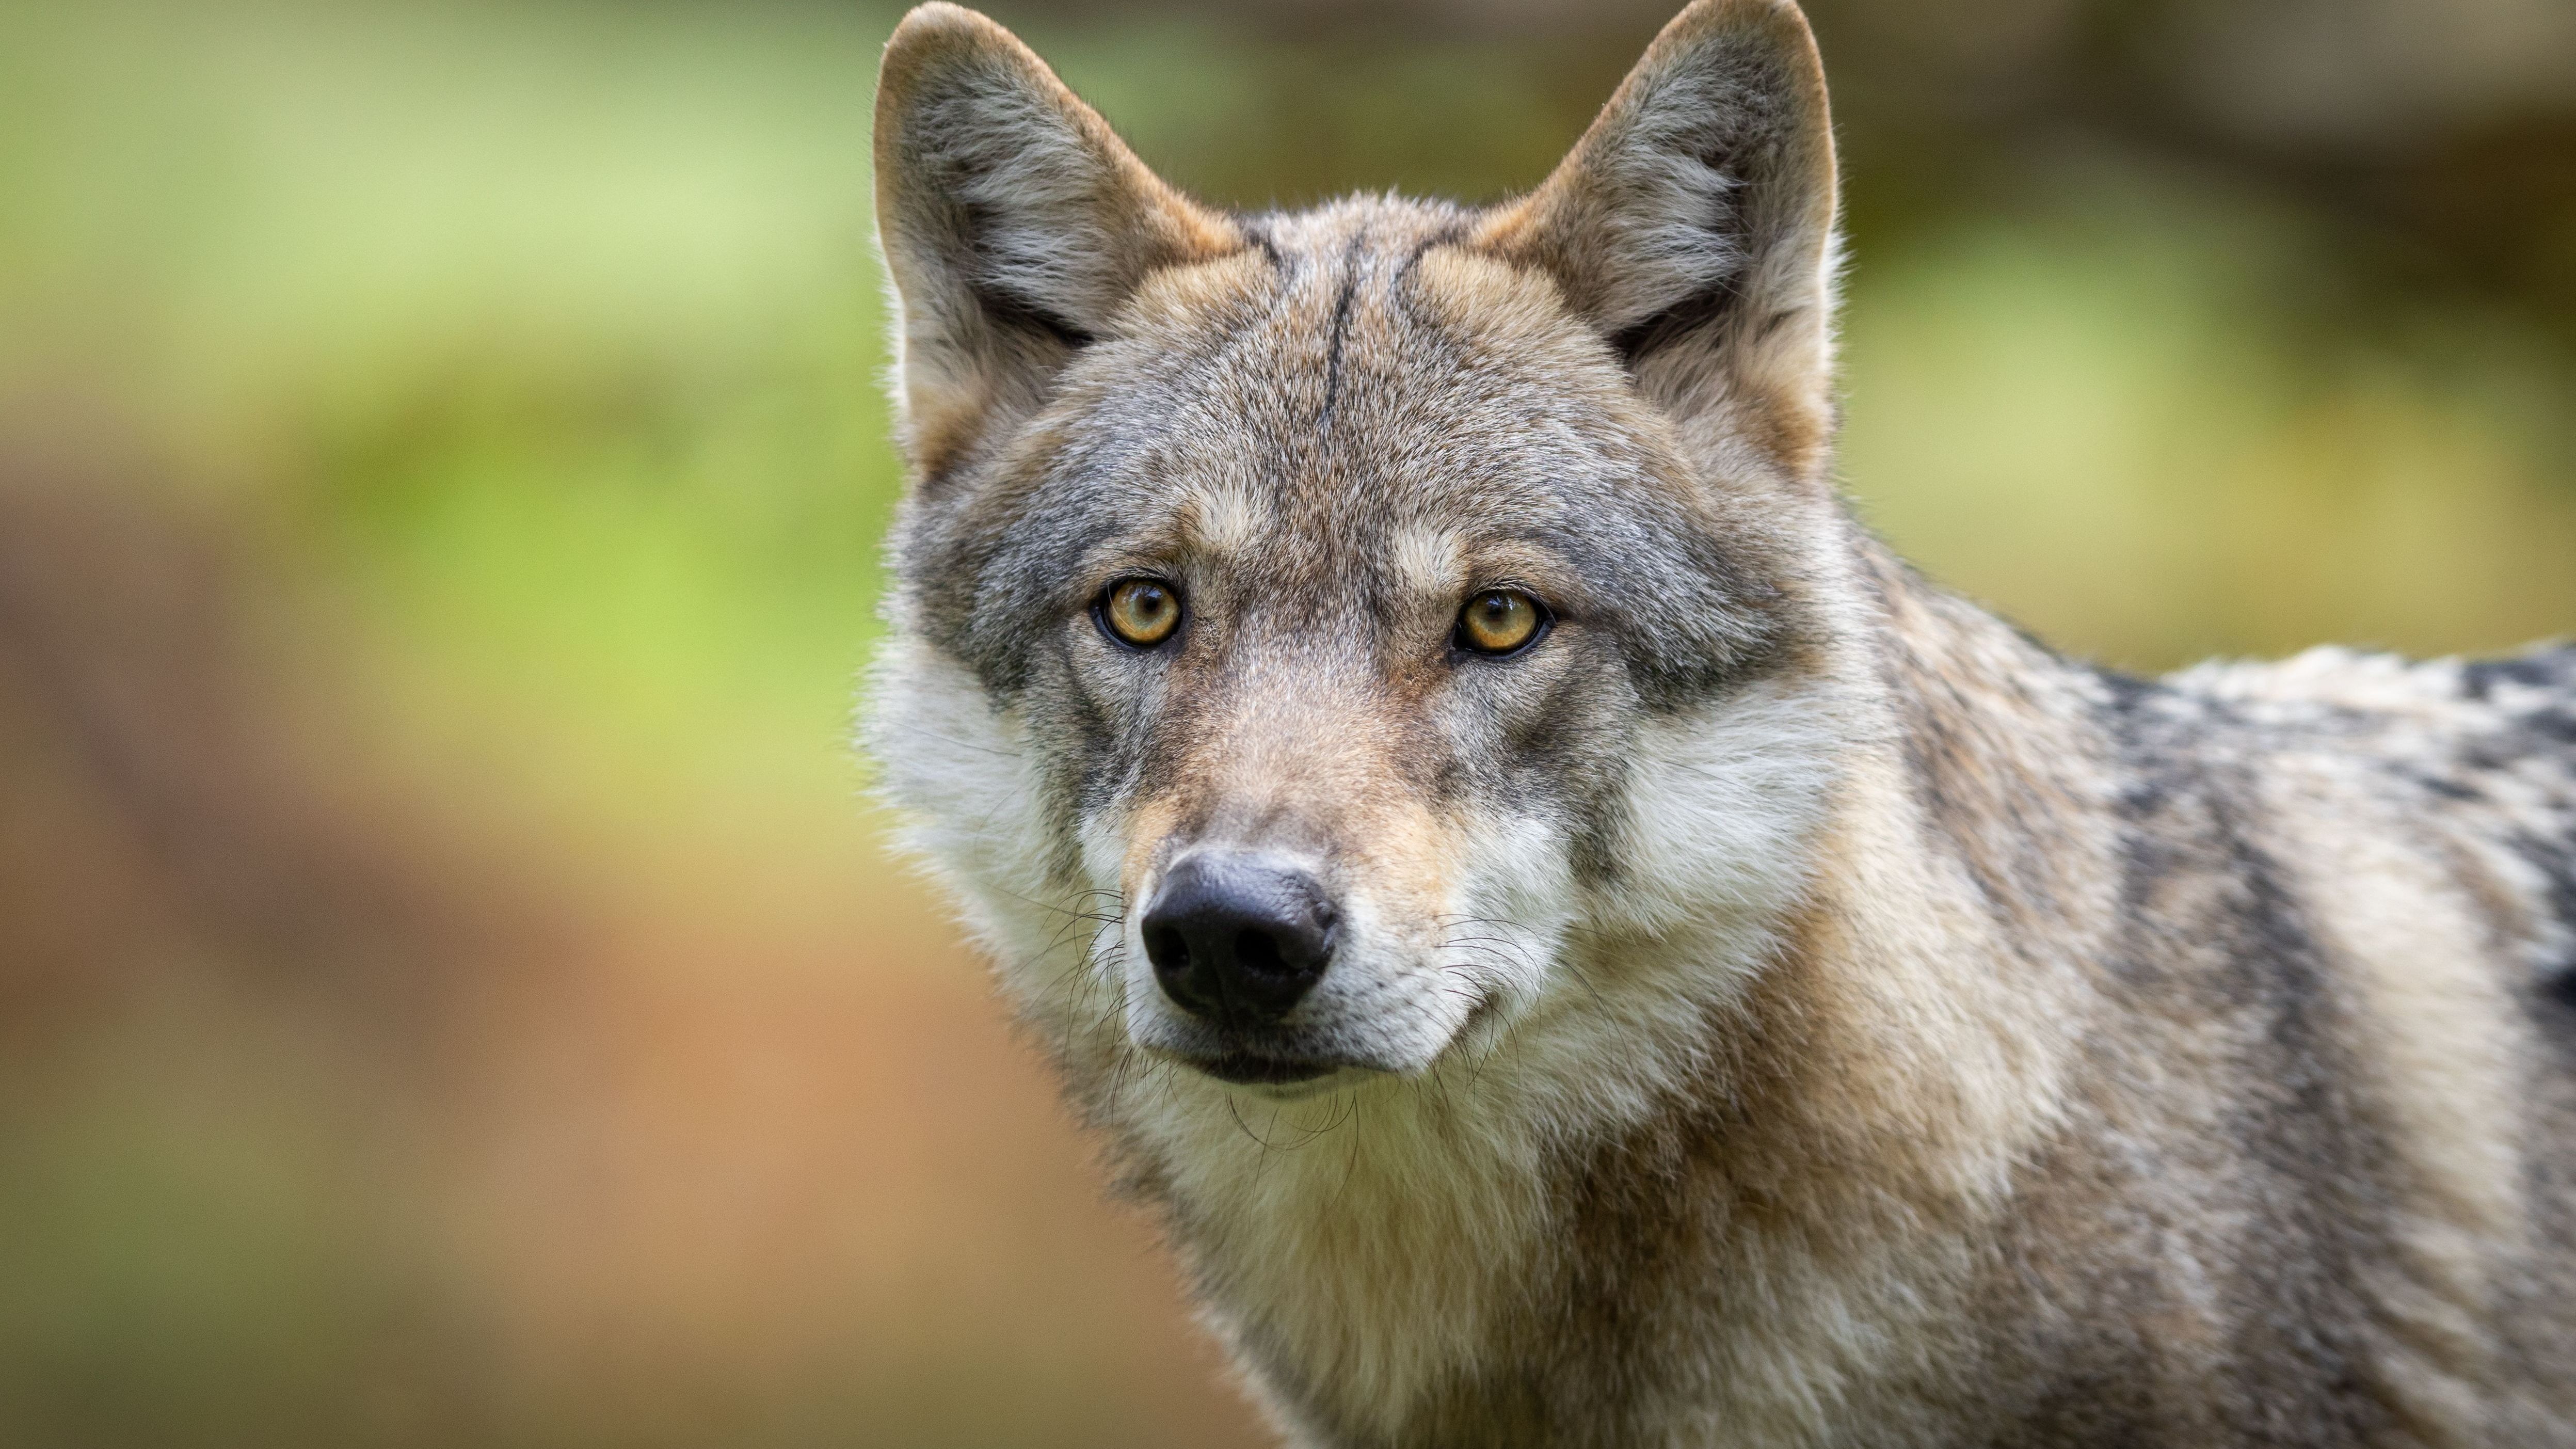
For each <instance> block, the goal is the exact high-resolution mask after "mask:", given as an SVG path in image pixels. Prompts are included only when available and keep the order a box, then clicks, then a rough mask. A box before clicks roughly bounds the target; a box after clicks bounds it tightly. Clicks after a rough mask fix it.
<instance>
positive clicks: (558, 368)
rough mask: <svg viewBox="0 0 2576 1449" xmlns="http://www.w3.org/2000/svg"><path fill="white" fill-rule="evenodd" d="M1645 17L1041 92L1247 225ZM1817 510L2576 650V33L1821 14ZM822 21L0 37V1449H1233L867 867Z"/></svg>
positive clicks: (1516, 150) (1563, 141) (1471, 136)
mask: <svg viewBox="0 0 2576 1449" xmlns="http://www.w3.org/2000/svg"><path fill="white" fill-rule="evenodd" d="M1666 8H1667V7H1666V6H1664V5H1662V4H1659V3H1655V0H1509V3H1503V0H1495V3H1477V0H1445V3H1444V0H1373V3H1368V4H1358V3H1351V4H1330V3H1323V0H1303V3H1301V0H1231V3H1223V4H1219V3H1213V0H1211V3H1204V4H1197V5H1186V4H1166V5H1161V6H1146V5H1120V4H1114V3H1107V0H1101V3H1092V4H1082V5H1046V4H1041V3H1038V0H995V4H994V5H993V9H994V10H995V11H996V13H998V14H999V15H1000V16H1001V18H1003V19H1004V20H1006V21H1007V22H1009V23H1011V24H1013V25H1015V26H1017V27H1019V28H1021V30H1022V32H1023V33H1024V34H1025V35H1026V36H1028V37H1029V38H1030V39H1031V40H1032V41H1033V42H1035V43H1036V44H1037V45H1038V46H1039V47H1040V48H1041V49H1042V50H1043V51H1045V52H1046V53H1047V54H1049V55H1050V56H1051V57H1052V58H1053V59H1054V60H1055V61H1056V62H1057V63H1058V65H1059V68H1060V69H1061V70H1062V71H1063V73H1064V74H1065V75H1066V76H1067V78H1068V79H1069V80H1070V81H1071V82H1072V83H1073V84H1074V85H1075V87H1076V88H1077V89H1079V90H1081V91H1083V92H1084V93H1085V94H1087V95H1088V96H1090V97H1091V98H1092V99H1093V100H1094V101H1095V103H1097V104H1098V105H1099V106H1100V107H1101V108H1102V109H1103V110H1104V111H1105V112H1106V113H1107V114H1108V115H1109V116H1110V117H1111V119H1112V120H1113V121H1114V122H1115V123H1116V124H1118V125H1119V126H1120V127H1121V128H1122V129H1124V130H1125V131H1126V133H1127V134H1128V135H1129V136H1130V137H1131V138H1132V139H1133V141H1134V142H1135V143H1136V145H1137V147H1138V149H1139V150H1140V151H1141V152H1142V153H1143V155H1144V156H1145V157H1146V158H1147V159H1148V160H1149V161H1150V162H1152V163H1153V164H1155V165H1156V166H1158V167H1159V168H1161V169H1163V170H1164V171H1165V172H1166V174H1168V175H1170V176H1171V177H1173V178H1174V179H1175V180H1177V181H1178V182H1180V183H1181V184H1182V185H1184V186H1185V187H1187V188H1189V189H1191V190H1193V191H1194V192H1196V193H1198V194H1200V195H1202V196H1204V197H1207V198H1209V199H1211V200H1214V201H1217V202H1221V203H1225V204H1230V205H1236V206H1245V207H1261V206H1267V205H1271V204H1281V205H1286V204H1294V203H1298V202H1303V201H1308V200H1312V199H1315V198H1319V197H1322V196H1326V195H1329V194H1332V193H1335V192H1339V191H1343V190H1347V189H1354V188H1382V187H1395V188H1401V189H1407V190H1415V191H1438V192H1445V193H1450V194H1455V195H1462V196H1466V197H1476V198H1486V197H1495V196H1499V195H1502V194H1505V193H1508V192H1510V191H1513V190H1515V189H1518V188H1522V187H1525V186H1527V185H1529V184H1531V183H1533V182H1534V181H1535V180H1537V178H1538V177H1540V176H1541V175H1542V174H1543V173H1544V172H1545V170H1546V169H1547V167H1548V166H1549V165H1550V164H1551V163H1552V162H1553V160H1554V159H1555V158H1556V157H1557V155H1558V154H1559V153H1560V152H1561V151H1562V150H1563V149H1564V147H1565V146H1566V145H1567V144H1568V143H1569V142H1570V141H1571V140H1572V139H1573V137H1574V136H1575V135H1576V134H1577V132H1578V131H1579V130H1580V129H1581V127H1582V125H1583V123H1584V121H1585V119H1586V118H1587V116H1588V115H1589V113H1590V112H1591V110H1592V109H1593V108H1594V107H1595V106H1596V105H1597V104H1598V103H1599V101H1600V100H1601V98H1602V97H1603V96H1605V95H1606V94H1607V92H1608V91H1609V89H1610V87H1611V86H1612V85H1613V84H1614V83H1615V82H1616V80H1617V78H1618V77H1619V75H1620V74H1621V72H1622V71H1623V70H1624V69H1625V67H1626V66H1627V64H1628V63H1629V61H1630V60H1631V59H1632V58H1633V56H1634V55H1635V53H1636V52H1637V50H1638V49H1639V47H1640V46H1641V45H1642V44H1643V43H1644V41H1645V40H1646V38H1647V37H1648V36H1649V35H1650V34H1652V32H1653V31H1654V29H1655V28H1656V26H1657V25H1658V24H1659V23H1660V22H1661V20H1662V19H1663V18H1664V12H1665V10H1666ZM1813 12H1814V18H1815V21H1816V25H1817V28H1818V30H1819V32H1820V34H1821V36H1822V39H1823V42H1824V46H1825V50H1826V55H1827V61H1828V66H1829V68H1830V70H1831V72H1832V74H1833V77H1834V81H1835V87H1836V102H1837V107H1838V111H1839V115H1840V122H1841V130H1842V139H1843V151H1844V158H1845V164H1846V179H1847V183H1848V194H1849V199H1850V211H1849V216H1850V232H1851V242H1852V258H1853V260H1852V266H1851V272H1850V281H1849V293H1848V295H1849V306H1848V311H1847V317H1848V325H1847V331H1846V344H1847V350H1846V356H1847V361H1848V368H1847V376H1846V387H1845V396H1846V406H1847V414H1848V428H1847V440H1846V446H1845V449H1844V463H1843V469H1844V474H1845V477H1846V479H1847V481H1848V484H1849V486H1850V488H1851V490H1852V492H1853V493H1854V495H1855V496H1856V498H1857V499H1858V501H1859V503H1860V506H1861V507H1862V508H1863V509H1864V510H1865V511H1866V513H1867V514H1868V516H1869V517H1870V518H1871V519H1872V520H1873V521H1874V522H1875V523H1876V524H1877V525H1878V526H1879V527H1880V528H1882V529H1883V530H1884V531H1885V532H1886V533H1888V534H1889V535H1890V536H1891V537H1892V538H1893V539H1894V540H1895V541H1896V542H1897V543H1898V544H1899V545H1900V546H1901V547H1903V548H1905V549H1906V550H1908V551H1909V552H1911V553H1912V554H1913V555H1915V556H1916V557H1917V558H1918V559H1919V560H1921V561H1922V562H1923V563H1924V564H1925V565H1926V566H1927V567H1928V568H1929V569H1930V570H1931V571H1932V572H1933V573H1934V574H1935V575H1937V576H1939V577H1942V578H1945V579H1947V580H1949V581H1951V582H1952V583H1954V584H1956V585H1958V586H1959V587H1961V588H1964V589H1966V590H1968V591H1970V592H1972V593H1974V594H1976V595H1979V596H1981V597H1984V598H1986V599H1989V600H1991V601H1993V602H1994V603H1996V604H1997V605H1998V606H1999V607H2001V608H2002V609H2004V610H2005V611H2006V612H2007V613H2009V614H2011V615H2012V616H2013V617H2015V618H2017V619H2019V620H2020V621H2022V622H2024V623H2026V624H2027V625H2029V626H2031V627H2032V628H2034V629H2036V630H2038V631H2040V632H2042V633H2043V634H2045V635H2047V636H2049V637H2051V638H2052V639H2055V640H2057V641H2059V642H2061V643H2062V644H2064V645H2066V646H2068V647H2070V648H2072V649H2074V650H2077V651H2080V652H2083V653H2087V654H2090V655H2093V656H2096V657H2100V658H2104V659H2107V660H2110V661H2113V662H2117V663H2120V664H2124V665H2129V666H2133V667H2144V668H2155V667H2164V666H2170V665H2173V664H2177V663H2179V662H2182V661H2184V660H2186V659H2189V658H2192V657H2195V656H2199V655H2202V654H2207V653H2214V652H2216V653H2246V654H2259V653H2270V652H2276V651H2283V650H2288V649H2292V648H2296V647H2299V646H2302V645H2305V644H2308V643H2311V642H2315V641H2319V640H2325V639H2346V640H2356V641H2366V642H2371V643H2378V644H2384V645H2389V646H2393V647H2399V648H2404V649H2407V650H2412V651H2417V652H2447V651H2456V650H2470V651H2475V650H2486V649H2493V648H2498V647H2502V646H2506V645H2510V644H2512V643H2514V642H2516V641H2518V640H2522V639H2524V638H2527V637H2531V636H2538V635H2544V634H2549V633H2553V632H2564V631H2567V630H2569V629H2570V628H2571V627H2576V6H2570V5H2568V4H2566V3H2564V0H1973V3H1971V0H1955V3H1927V0H1816V3H1815V4H1814V6H1813ZM894 18H895V11H894V10H893V9H892V8H890V7H888V8H880V7H872V6H868V5H862V4H855V3H844V0H831V3H826V0H725V3H718V0H631V3H609V0H592V3H575V0H561V3H520V4H507V3H501V0H373V3H347V4H327V3H322V0H234V3H226V4H220V5H208V4H202V3H177V0H170V3H151V0H61V3H51V4H48V3H28V0H0V1443H7V1444H11V1445H30V1446H89V1445H97V1446H146V1445H150V1446H196V1445H243V1446H251V1445H258V1446H284V1449H297V1446H326V1445H328V1446H341V1445H351V1446H373V1445H423V1446H429V1445H436V1446H447V1445H465V1444H472V1445H491V1446H530V1449H556V1446H563V1449H573V1446H628V1445H634V1446H670V1449H697V1446H705V1449H733V1446H743V1449H751V1446H772V1445H775V1446H807V1445H826V1444H851V1445H890V1446H934V1449H935V1446H961V1449H962V1446H991V1445H1029V1446H1059V1449H1066V1446H1069V1449H1081V1446H1093V1445H1098V1446H1109V1445H1226V1444H1251V1443H1257V1442H1260V1437H1259V1434H1258V1432H1257V1429H1256V1427H1255V1426H1254V1424H1253V1421H1252V1419H1251V1417H1250V1415H1249V1414H1247V1413H1246V1412H1245V1410H1244V1409H1243V1408H1242V1407H1241V1406H1240V1405H1239V1404H1238V1403H1237V1402H1236V1400H1235V1399H1234V1398H1233V1396H1232V1395H1231V1394H1230V1393H1229V1391H1228V1390H1227V1389H1226V1387H1225V1386H1224V1384H1223V1381H1222V1376H1221V1371H1220V1368H1219V1366H1218V1364H1217V1362H1216V1359H1215V1356H1214V1354H1213V1353H1212V1352H1211V1351H1210V1350H1209V1349H1208V1348H1207V1347H1206V1346H1205V1345H1204V1344H1203V1343H1201V1341H1200V1340H1199V1339H1198V1338H1197V1337H1196V1336H1195V1334H1194V1333H1193V1331H1192V1330H1191V1329H1190V1327H1189V1326H1188V1323H1187V1320H1186V1316H1185V1313H1184V1311H1183V1309H1182V1307H1181V1306H1180V1303H1179V1301H1178V1295H1177V1293H1176V1291H1175V1288H1174V1284H1173V1281H1172V1274H1171V1270H1170V1268H1169V1265H1168V1264H1167V1263H1166V1261H1165V1260H1164V1259H1163V1258H1162V1257H1161V1256H1160V1255H1159V1253H1158V1251H1157V1249H1156V1248H1155V1246H1154V1242H1153V1237H1152V1234H1151V1232H1150V1230H1149V1228H1148V1227H1147V1226H1146V1225H1145V1224H1142V1223H1140V1222H1138V1221H1137V1220H1136V1219H1134V1218H1133V1217H1132V1216H1129V1215H1126V1214H1124V1213H1122V1211H1120V1210H1118V1209H1115V1208H1113V1207H1111V1206H1108V1205H1106V1204H1104V1203H1103V1202H1102V1201H1101V1198H1100V1195H1099V1192H1098V1189H1097V1187H1096V1183H1095V1178H1094V1176H1093V1174H1092V1172H1091V1170H1090V1166H1089V1163H1088V1160H1087V1159H1088V1154H1089V1149H1088V1148H1087V1147H1086V1145H1085V1144H1084V1143H1082V1142H1081V1141H1080V1140H1079V1138H1078V1137H1077V1136H1076V1135H1075V1134H1074V1133H1073V1132H1072V1130H1071V1129H1070V1128H1069V1126H1068V1125H1067V1123H1066V1122H1065V1120H1064V1118H1063V1116H1062V1114H1061V1113H1060V1112H1059V1111H1058V1109H1057V1108H1056V1106H1055V1105H1054V1103H1053V1099H1052V1097H1051V1095H1050V1094H1049V1091H1048V1088H1047V1086H1046V1084H1045V1082H1044V1080H1043V1079H1042V1076H1041V1074H1040V1073H1039V1072H1038V1070H1037V1069H1036V1068H1035V1066H1034V1065H1033V1063H1032V1062H1031V1060H1030V1059H1029V1057H1028V1055H1027V1053H1025V1052H1024V1051H1023V1050H1022V1049H1021V1048H1020V1047H1019V1046H1018V1045H1017V1044H1016V1043H1015V1042H1014V1041H1013V1040H1012V1039H1011V1037H1010V1035H1009V1033H1008V1030H1007V1028H1006V1026H1005V1024H1004V1023H1003V1022H1002V1020H1001V1019H1000V1017H999V1014H998V1012H997V1011H996V1010H995V1009H994V1008H993V1007H992V1006H991V1005H989V1004H988V1001H987V996H986V992H985V988H984V984H983V980H982V974H981V970H980V968H979V967H978V966H977V965H976V964H975V963H974V962H973V961H972V960H970V959H969V958H968V957H967V956H966V955H965V954H964V953H963V952H961V951H960V950H959V949H958V948H957V947H956V946H955V945H954V944H953V942H952V939H951V932H950V931H949V929H948V927H947V925H946V924H945V922H944V921H943V919H942V916H941V913H940V909H939V907H938V906H937V904H936V903H935V902H934V901H933V900H932V899H931V898H930V896H929V894H928V893H927V891H926V890H925V889H924V888H923V887H922V886H921V885H920V884H919V883H918V882H917V881H915V880H914V879H912V878H910V877H909V876H907V875H906V874H904V873H903V872H902V870H901V869H900V868H899V867H897V866H895V865H893V864H892V863H890V862H889V861H888V859H887V858H886V856H885V855H884V854H883V852H882V851H881V849H880V846H879V844H878V832H879V830H880V827H881V821H880V820H879V818H878V817H877V815H876V814H875V813H874V812H873V810H872V807H870V806H869V805H868V804H867V803H866V802H865V801H864V799H863V798H862V793H863V790H864V785H865V776H864V770H863V767H862V766H861V765H860V764H859V763H858V762H857V761H856V760H855V759H853V758H852V756H851V754H850V752H849V750H848V748H847V746H846V744H845V739H846V735H847V719H848V714H849V709H850V705H851V700H852V695H853V689H854V679H855V675H856V673H857V671H858V669H859V667H860V665H861V663H862V661H863V660H864V658H865V657H866V655H867V652H868V650H869V648H870V647H871V643H872V640H873V638H874V636H875V631H876V628H877V625H876V623H875V620H874V615H873V600H874V597H875V595H876V592H877V590H878V587H879V579H880V574H879V569H878V563H877V555H876V540H877V537H878V534H879V532H880V530H881V529H882V527H883V525H884V523H885V520H886V518H887V514H888V511H889V509H890V507H891V505H892V502H893V500H894V497H895V494H896V492H897V489H898V487H899V483H900V480H899V476H898V471H897V467H896V464H895V462H894V459H893V458H892V456H891V454H890V453H889V451H888V448H887V443H886V429H885V423H884V418H883V410H882V407H881V404H880V401H879V396H878V392H877V384H878V379H879V375H880V373H881V371H882V368H883V362H884V351H883V347H882V343H881V337H882V334H883V332H884V316H883V313H882V304H881V301H880V299H879V293H878V283H877V278H876V273H875V270H874V267H875V263H874V260H873V257H872V253H871V251H870V243H869V220H868V214H867V197H868V194H869V187H868V177H867V174H866V156H867V149H868V142H867V117H868V109H869V102H870V84H871V78H872V74H873V68H874V56H875V52H876V50H877V48H878V47H879V45H880V44H881V43H882V42H883V39H884V37H885V35H886V34H887V32H888V31H889V30H890V29H891V28H892V25H893V22H894Z"/></svg>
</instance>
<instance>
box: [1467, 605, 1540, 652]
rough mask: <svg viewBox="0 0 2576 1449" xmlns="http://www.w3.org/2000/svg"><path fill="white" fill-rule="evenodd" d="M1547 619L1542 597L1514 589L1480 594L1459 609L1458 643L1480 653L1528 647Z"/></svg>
mask: <svg viewBox="0 0 2576 1449" xmlns="http://www.w3.org/2000/svg"><path fill="white" fill-rule="evenodd" d="M1546 623H1547V610H1546V609H1545V608H1543V607H1541V606H1540V604H1539V601H1538V600H1536V599H1533V598H1531V597H1530V596H1529V595H1527V594H1524V593H1518V592H1515V591H1514V590H1511V589H1495V590H1493V591H1491V592H1489V593H1482V594H1478V595H1477V596H1476V597H1474V598H1472V599H1469V600H1468V601H1467V607H1465V608H1463V609H1460V610H1459V611H1458V643H1459V645H1460V647H1462V648H1467V649H1472V650H1474V651H1476V652H1477V653H1479V654H1509V653H1512V652H1513V651H1514V650H1518V649H1526V648H1528V647H1529V645H1530V643H1531V641H1532V640H1535V639H1536V638H1538V634H1539V630H1540V628H1541V627H1543V626H1544V625H1545V624H1546Z"/></svg>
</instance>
